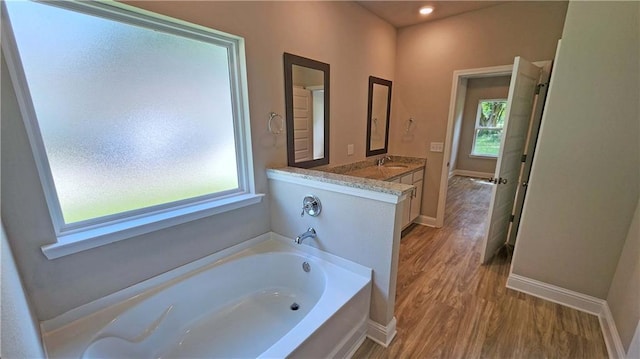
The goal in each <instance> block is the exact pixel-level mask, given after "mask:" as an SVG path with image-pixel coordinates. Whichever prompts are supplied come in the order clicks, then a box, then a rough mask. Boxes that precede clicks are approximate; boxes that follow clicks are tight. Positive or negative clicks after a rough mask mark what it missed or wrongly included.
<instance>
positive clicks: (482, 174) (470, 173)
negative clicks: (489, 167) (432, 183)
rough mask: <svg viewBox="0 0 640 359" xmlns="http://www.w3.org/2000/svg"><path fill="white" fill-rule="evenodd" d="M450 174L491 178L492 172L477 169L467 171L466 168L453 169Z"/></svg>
mask: <svg viewBox="0 0 640 359" xmlns="http://www.w3.org/2000/svg"><path fill="white" fill-rule="evenodd" d="M452 176H464V177H477V178H491V177H493V173H490V172H478V171H467V170H453V172H452Z"/></svg>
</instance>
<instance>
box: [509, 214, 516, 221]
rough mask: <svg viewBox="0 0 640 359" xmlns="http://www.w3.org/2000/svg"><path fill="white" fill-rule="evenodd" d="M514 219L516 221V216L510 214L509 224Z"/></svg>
mask: <svg viewBox="0 0 640 359" xmlns="http://www.w3.org/2000/svg"><path fill="white" fill-rule="evenodd" d="M514 219H516V216H515V215H513V214H512V215H511V218H510V219H509V222H513V220H514Z"/></svg>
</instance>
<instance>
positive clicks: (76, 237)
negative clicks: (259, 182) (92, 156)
mask: <svg viewBox="0 0 640 359" xmlns="http://www.w3.org/2000/svg"><path fill="white" fill-rule="evenodd" d="M262 197H264V194H253V193H247V194H242V195H237V196H233V197H229V198H222V199H218V200H215V201H210V202H205V203H197V204H194V205H191V206H187V207H181V208H176V209H172V210H169V211H164V212H160V213H153V214H150V215H148V216H143V217H139V218H134V219H131V220H128V221H123V222H118V223H111V224H106V225H103V226H100V227H97V228H89V229H85V230H81V231H74V232H73V233H67V234H65V233H63V234H60V235H58V241H57V242H56V243H53V244H48V245H45V246H42V253H44V255H45V256H46V257H47V258H48V259H56V258H60V257H64V256H68V255H70V254H74V253H78V252H82V251H85V250H88V249H91V248H96V247H100V246H104V245H106V244H109V243H113V242H117V241H120V240H123V239H127V238H131V237H135V236H139V235H142V234H146V233H149V232H153V231H157V230H160V229H164V228H168V227H172V226H176V225H179V224H182V223H186V222H190V221H194V220H196V219H200V218H204V217H208V216H211V215H215V214H218V213H223V212H228V211H232V210H234V209H238V208H242V207H246V206H250V205H252V204H256V203H260V202H261V201H262Z"/></svg>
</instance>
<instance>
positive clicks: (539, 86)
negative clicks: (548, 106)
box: [536, 84, 547, 95]
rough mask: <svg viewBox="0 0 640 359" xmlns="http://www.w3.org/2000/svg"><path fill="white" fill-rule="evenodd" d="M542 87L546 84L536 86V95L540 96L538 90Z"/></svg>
mask: <svg viewBox="0 0 640 359" xmlns="http://www.w3.org/2000/svg"><path fill="white" fill-rule="evenodd" d="M544 86H547V84H537V85H536V95H539V94H540V89H541V88H543V87H544Z"/></svg>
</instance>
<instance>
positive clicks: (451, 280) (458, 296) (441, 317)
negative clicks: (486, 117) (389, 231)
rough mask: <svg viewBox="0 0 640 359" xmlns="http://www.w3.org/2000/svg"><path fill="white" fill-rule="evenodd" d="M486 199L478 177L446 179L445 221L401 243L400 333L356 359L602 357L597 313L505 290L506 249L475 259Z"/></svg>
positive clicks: (486, 188) (368, 346)
mask: <svg viewBox="0 0 640 359" xmlns="http://www.w3.org/2000/svg"><path fill="white" fill-rule="evenodd" d="M490 197H491V187H490V185H488V184H486V182H483V181H482V180H478V179H472V178H468V177H458V176H456V177H453V178H452V179H451V180H450V181H449V191H448V196H447V212H446V216H445V219H446V220H445V226H444V227H443V228H441V229H435V228H430V227H424V226H414V227H413V228H411V229H409V230H408V233H406V235H405V236H404V237H403V239H402V241H401V244H400V263H399V268H398V281H397V286H398V287H397V294H396V310H395V313H396V318H397V320H398V323H397V327H398V334H397V335H396V337H395V339H394V340H393V341H392V342H391V344H390V345H389V347H388V348H384V347H383V346H381V345H379V344H376V343H374V342H373V341H371V340H370V339H366V340H365V342H364V343H363V344H362V346H361V347H360V348H359V349H358V351H357V352H356V353H355V355H354V358H606V357H607V350H606V347H605V343H604V339H603V337H602V333H601V330H600V325H599V323H598V318H597V317H595V316H593V315H589V314H586V313H583V312H579V311H577V310H574V309H569V308H567V307H563V306H561V305H558V304H555V303H551V302H548V301H545V300H542V299H538V298H535V297H533V296H529V295H526V294H523V293H519V292H516V291H513V290H511V289H507V288H506V287H505V284H506V280H507V276H508V275H509V266H510V258H509V255H508V254H509V253H508V251H502V252H501V253H499V255H498V256H496V257H495V258H494V259H493V260H492V261H491V262H490V263H489V264H487V265H484V266H483V265H481V264H480V247H481V245H482V236H483V234H484V230H485V221H486V216H487V210H488V207H489V201H490ZM541 265H544V263H541Z"/></svg>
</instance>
